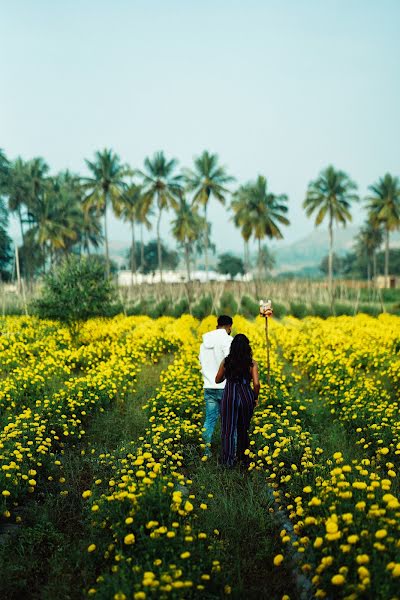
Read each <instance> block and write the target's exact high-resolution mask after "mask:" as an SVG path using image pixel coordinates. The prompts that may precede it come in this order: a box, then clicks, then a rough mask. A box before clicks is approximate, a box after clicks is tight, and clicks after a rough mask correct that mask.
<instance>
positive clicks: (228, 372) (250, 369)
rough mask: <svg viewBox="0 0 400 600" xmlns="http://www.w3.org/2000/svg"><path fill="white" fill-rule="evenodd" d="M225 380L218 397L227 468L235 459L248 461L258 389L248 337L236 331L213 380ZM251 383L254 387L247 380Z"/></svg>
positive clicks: (256, 369) (223, 456) (256, 371)
mask: <svg viewBox="0 0 400 600" xmlns="http://www.w3.org/2000/svg"><path fill="white" fill-rule="evenodd" d="M225 379H226V385H225V389H224V395H223V396H222V400H221V434H222V462H223V464H224V465H226V466H228V467H232V466H233V465H234V464H235V460H236V456H235V455H236V454H237V458H238V460H240V461H241V462H243V463H248V458H247V457H246V456H245V450H246V449H247V448H248V447H249V433H248V429H249V425H250V420H251V417H252V415H253V410H254V406H255V405H256V404H257V400H258V394H259V392H260V381H259V378H258V366H257V363H256V361H255V360H253V357H252V350H251V346H250V342H249V340H248V338H247V337H246V336H245V335H243V334H242V333H238V334H237V335H235V337H234V338H233V340H232V344H231V348H230V352H229V354H228V356H227V357H226V358H225V359H224V360H223V361H222V363H221V364H220V367H219V370H218V373H217V375H216V377H215V383H221V381H224V380H225ZM251 381H252V382H253V389H252V388H251V386H250V382H251Z"/></svg>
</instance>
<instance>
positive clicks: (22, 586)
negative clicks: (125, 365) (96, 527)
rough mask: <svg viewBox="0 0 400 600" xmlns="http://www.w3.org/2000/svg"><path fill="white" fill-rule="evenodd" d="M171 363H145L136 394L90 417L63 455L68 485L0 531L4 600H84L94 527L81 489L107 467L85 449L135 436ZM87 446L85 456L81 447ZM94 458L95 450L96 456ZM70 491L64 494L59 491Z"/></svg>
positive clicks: (110, 446) (52, 488)
mask: <svg viewBox="0 0 400 600" xmlns="http://www.w3.org/2000/svg"><path fill="white" fill-rule="evenodd" d="M170 361H171V357H164V358H163V359H162V360H161V361H160V362H159V363H158V364H157V365H154V364H152V365H147V366H144V368H143V369H142V371H141V373H140V374H139V379H138V383H137V386H136V390H135V392H132V393H131V394H130V395H129V396H128V399H127V401H126V402H115V403H114V405H113V406H112V407H111V408H110V409H109V410H108V411H104V412H103V413H99V414H98V415H96V416H95V417H94V419H93V420H92V421H91V423H90V426H89V427H88V428H87V432H86V435H85V437H84V439H83V440H82V443H81V444H76V445H75V446H73V447H71V448H69V449H68V450H66V451H65V454H64V455H63V456H61V457H60V460H61V461H62V464H63V475H64V477H65V480H66V482H65V483H64V484H55V483H48V485H47V488H45V489H44V490H43V492H42V493H40V494H38V496H37V497H35V498H34V499H32V500H31V501H30V502H29V503H28V504H27V505H26V506H25V507H23V525H22V526H19V527H16V528H13V529H12V530H11V532H10V533H9V534H7V535H5V534H4V533H3V534H1V533H0V539H1V542H2V543H0V565H1V567H0V598H2V599H3V598H4V599H7V600H21V598H24V600H54V598H58V599H60V600H80V599H82V598H83V597H84V596H83V592H82V590H83V589H84V587H85V586H87V585H88V584H89V582H91V581H93V580H94V579H95V578H96V574H95V573H93V572H92V571H91V570H90V569H91V568H93V567H90V564H91V563H90V561H87V560H85V559H86V555H87V552H86V549H87V545H88V539H89V537H90V530H89V529H88V525H87V523H86V522H85V519H84V518H83V510H82V509H83V502H84V501H83V499H82V492H83V491H84V490H85V489H87V488H88V486H89V485H90V484H91V482H92V478H93V476H96V477H99V478H102V477H105V478H106V477H107V475H108V473H107V472H106V471H105V467H104V466H102V465H100V464H98V463H97V462H96V461H95V460H93V458H92V455H91V453H90V452H87V449H90V448H99V449H101V451H102V452H112V451H113V450H115V449H116V448H118V447H119V446H121V445H123V444H124V443H126V442H129V441H131V440H134V439H136V438H137V437H138V436H139V435H141V434H142V433H143V431H144V429H145V427H146V424H147V418H146V416H145V414H144V411H143V410H142V409H141V406H142V404H144V402H145V400H147V399H148V398H149V395H152V394H153V393H154V392H155V390H156V387H157V385H158V383H159V376H160V373H161V371H162V370H163V369H165V368H166V366H167V365H168V363H169V362H170ZM82 450H85V454H83V455H82V454H81V451H82ZM94 456H96V453H95V454H94ZM63 490H64V491H68V495H65V496H64V495H60V491H63Z"/></svg>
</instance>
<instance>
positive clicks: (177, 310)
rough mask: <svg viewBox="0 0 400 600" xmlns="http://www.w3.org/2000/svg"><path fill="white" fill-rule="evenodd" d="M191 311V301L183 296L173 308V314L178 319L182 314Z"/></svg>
mask: <svg viewBox="0 0 400 600" xmlns="http://www.w3.org/2000/svg"><path fill="white" fill-rule="evenodd" d="M188 313H189V302H188V300H187V298H181V299H180V300H179V302H177V303H176V304H175V306H173V308H172V316H173V317H175V318H176V319H178V318H179V317H180V316H182V315H184V314H188Z"/></svg>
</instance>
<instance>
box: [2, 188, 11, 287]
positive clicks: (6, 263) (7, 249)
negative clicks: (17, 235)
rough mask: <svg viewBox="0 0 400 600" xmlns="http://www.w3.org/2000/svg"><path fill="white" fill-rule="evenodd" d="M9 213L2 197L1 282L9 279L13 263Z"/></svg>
mask: <svg viewBox="0 0 400 600" xmlns="http://www.w3.org/2000/svg"><path fill="white" fill-rule="evenodd" d="M7 226H8V213H7V211H6V207H5V205H4V201H3V199H2V198H1V197H0V280H1V279H8V269H9V267H10V264H11V261H12V251H11V239H10V238H9V236H8V234H7Z"/></svg>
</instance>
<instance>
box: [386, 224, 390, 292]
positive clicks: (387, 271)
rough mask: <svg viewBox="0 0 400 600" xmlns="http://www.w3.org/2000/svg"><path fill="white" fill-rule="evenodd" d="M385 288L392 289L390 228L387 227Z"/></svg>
mask: <svg viewBox="0 0 400 600" xmlns="http://www.w3.org/2000/svg"><path fill="white" fill-rule="evenodd" d="M385 287H390V284H389V227H388V226H387V225H386V236H385Z"/></svg>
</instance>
